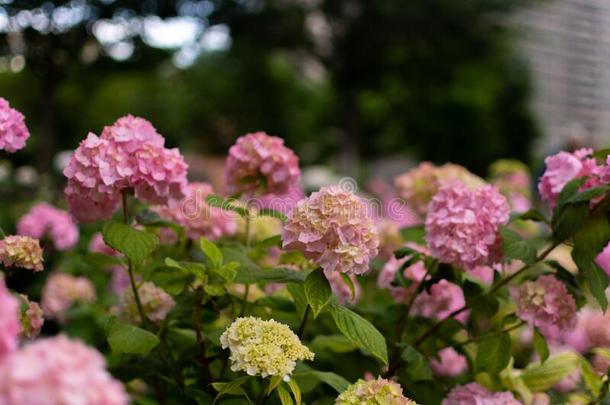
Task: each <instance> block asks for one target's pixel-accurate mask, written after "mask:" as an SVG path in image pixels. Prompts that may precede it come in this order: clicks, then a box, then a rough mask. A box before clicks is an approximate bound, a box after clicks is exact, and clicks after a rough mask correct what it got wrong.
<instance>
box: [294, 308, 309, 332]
mask: <svg viewBox="0 0 610 405" xmlns="http://www.w3.org/2000/svg"><path fill="white" fill-rule="evenodd" d="M310 312H311V307H310V306H309V304H308V305H307V307H305V313H304V314H303V319H302V320H301V325H299V331H298V332H297V336H298V337H299V339H301V338H302V337H303V332H305V325H306V324H307V319H308V318H309V313H310Z"/></svg>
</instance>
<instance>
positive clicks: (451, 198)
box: [426, 183, 510, 270]
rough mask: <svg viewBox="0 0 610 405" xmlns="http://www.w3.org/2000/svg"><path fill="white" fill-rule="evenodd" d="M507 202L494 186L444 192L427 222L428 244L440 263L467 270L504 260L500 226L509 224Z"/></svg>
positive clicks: (436, 198) (433, 204) (434, 201)
mask: <svg viewBox="0 0 610 405" xmlns="http://www.w3.org/2000/svg"><path fill="white" fill-rule="evenodd" d="M509 215H510V209H509V207H508V202H507V201H506V198H505V197H504V196H503V195H502V194H500V193H499V192H498V190H497V188H495V187H493V186H483V187H481V188H479V189H477V190H475V191H471V190H469V189H468V188H467V187H466V186H464V185H462V184H460V183H453V184H451V185H449V186H446V187H443V188H441V189H440V190H439V191H438V193H437V194H436V195H435V196H434V198H433V199H432V202H431V203H430V207H429V210H428V217H427V218H426V241H427V242H428V247H429V249H430V251H431V252H432V255H433V256H434V257H436V258H437V259H439V260H440V261H441V262H445V263H450V264H454V265H457V266H460V267H463V268H464V269H466V270H470V269H473V268H475V267H476V266H484V265H491V264H494V263H496V262H498V261H499V260H500V258H501V255H500V252H499V249H500V244H501V237H500V226H501V225H505V224H506V223H507V222H508V219H509Z"/></svg>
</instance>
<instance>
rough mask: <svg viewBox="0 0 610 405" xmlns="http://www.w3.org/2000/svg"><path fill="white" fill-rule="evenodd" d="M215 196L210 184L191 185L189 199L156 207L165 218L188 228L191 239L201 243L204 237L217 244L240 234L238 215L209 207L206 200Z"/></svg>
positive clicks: (188, 235) (188, 192)
mask: <svg viewBox="0 0 610 405" xmlns="http://www.w3.org/2000/svg"><path fill="white" fill-rule="evenodd" d="M211 194H214V190H213V189H212V186H211V185H209V184H207V183H190V184H189V186H188V189H187V195H186V197H185V198H184V199H183V200H182V201H181V202H180V203H179V204H177V205H175V206H172V207H167V206H165V207H163V206H160V207H154V208H153V210H155V211H157V212H158V213H159V214H160V215H161V216H162V217H163V218H166V219H168V220H170V221H173V222H175V223H177V224H179V225H181V226H183V227H184V229H185V231H186V235H187V237H189V238H190V239H193V240H197V241H198V240H199V238H201V237H202V236H204V237H206V238H207V239H210V240H217V239H219V238H222V237H224V236H230V235H233V234H235V232H236V231H237V222H236V219H237V217H236V215H235V214H234V213H232V212H230V211H225V210H222V209H220V208H216V207H211V206H209V205H208V204H207V203H206V201H205V199H206V197H207V196H209V195H211Z"/></svg>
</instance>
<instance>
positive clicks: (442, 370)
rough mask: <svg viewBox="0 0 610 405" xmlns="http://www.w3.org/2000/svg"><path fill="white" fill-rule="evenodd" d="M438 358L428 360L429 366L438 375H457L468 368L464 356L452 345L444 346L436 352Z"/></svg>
mask: <svg viewBox="0 0 610 405" xmlns="http://www.w3.org/2000/svg"><path fill="white" fill-rule="evenodd" d="M437 356H438V357H439V359H436V358H434V359H432V360H431V361H430V368H431V369H432V372H433V373H434V375H436V376H438V377H457V376H458V375H460V374H462V373H464V372H465V371H466V370H467V369H468V360H466V357H464V356H463V355H461V354H459V353H458V352H456V351H455V349H454V348H453V347H446V348H444V349H443V350H441V351H439V352H438V353H437Z"/></svg>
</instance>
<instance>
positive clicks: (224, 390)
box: [212, 376, 252, 404]
mask: <svg viewBox="0 0 610 405" xmlns="http://www.w3.org/2000/svg"><path fill="white" fill-rule="evenodd" d="M249 379H250V376H243V377H239V378H236V379H235V380H233V381H230V382H228V383H225V382H216V383H212V387H213V388H214V389H215V390H216V391H218V395H216V398H215V399H214V402H213V403H214V404H215V403H216V402H217V401H218V400H219V399H220V398H221V397H222V396H224V395H238V396H245V397H246V399H247V400H248V403H250V404H251V403H252V401H250V398H248V395H247V394H246V391H244V389H243V388H241V386H242V385H244V383H245V382H246V381H248V380H249Z"/></svg>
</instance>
